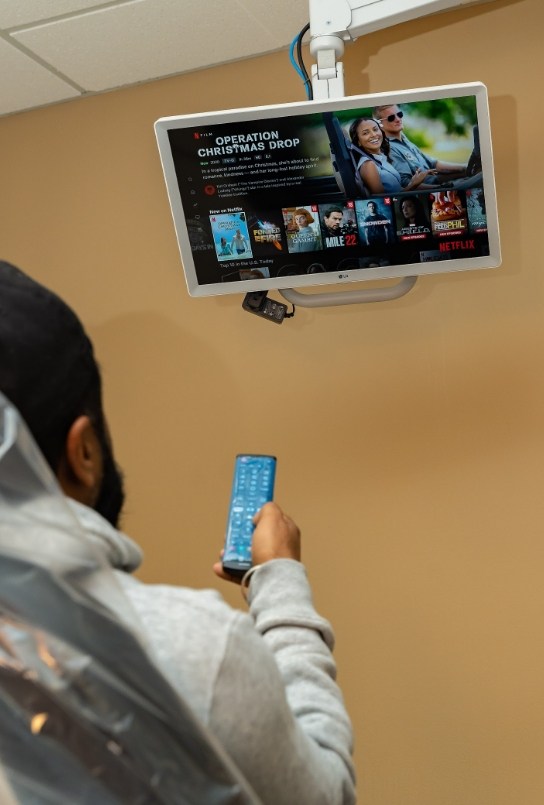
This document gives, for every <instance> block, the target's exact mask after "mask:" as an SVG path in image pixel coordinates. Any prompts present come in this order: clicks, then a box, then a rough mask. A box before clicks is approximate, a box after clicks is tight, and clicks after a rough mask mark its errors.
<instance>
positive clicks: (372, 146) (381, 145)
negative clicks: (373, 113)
mask: <svg viewBox="0 0 544 805" xmlns="http://www.w3.org/2000/svg"><path fill="white" fill-rule="evenodd" d="M349 137H350V140H351V142H352V143H353V145H355V146H356V147H357V148H360V149H361V150H362V151H364V152H365V153H366V154H379V153H383V154H385V155H386V156H388V155H389V143H388V141H387V137H386V136H385V134H384V132H383V131H382V129H381V127H380V125H379V123H378V121H377V120H375V119H374V118H373V117H358V118H357V119H356V120H354V121H353V123H352V124H351V125H350V127H349Z"/></svg>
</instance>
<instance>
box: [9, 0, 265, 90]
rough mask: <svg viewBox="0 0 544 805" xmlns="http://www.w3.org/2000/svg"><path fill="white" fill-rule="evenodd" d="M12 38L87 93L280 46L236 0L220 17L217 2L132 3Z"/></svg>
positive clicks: (221, 8)
mask: <svg viewBox="0 0 544 805" xmlns="http://www.w3.org/2000/svg"><path fill="white" fill-rule="evenodd" d="M203 7H205V12H203ZM13 36H14V38H16V39H17V41H19V42H20V43H21V44H22V45H24V46H25V47H26V48H28V49H29V50H31V51H33V52H35V53H36V54H37V55H38V56H39V57H40V58H41V59H43V60H44V61H46V62H48V63H49V64H51V65H52V66H53V67H54V68H55V69H56V70H58V71H60V72H61V73H63V74H64V75H66V76H67V77H69V78H70V79H71V80H73V81H74V82H75V83H76V84H78V85H79V86H82V87H84V88H85V89H86V90H87V91H90V92H100V91H103V90H107V89H113V88H115V87H119V86H123V85H126V84H132V83H136V82H138V81H145V80H149V79H153V78H160V77H162V76H167V75H173V74H176V73H180V72H185V71H188V70H195V69H198V68H202V67H207V66H211V65H213V64H218V63H224V62H227V61H233V60H237V59H243V58H246V57H248V56H251V55H254V54H255V53H264V52H267V51H270V50H276V49H278V47H280V45H278V42H277V39H275V38H274V36H273V35H272V34H271V33H270V32H269V31H268V30H267V28H266V27H264V26H260V25H256V24H255V18H254V15H253V14H251V15H249V14H248V12H247V11H246V10H245V9H244V8H243V7H242V6H241V5H240V4H239V3H237V2H236V5H235V6H232V4H231V5H230V6H229V7H228V12H227V13H225V2H224V0H206V3H205V4H204V3H203V2H202V0H183V3H181V2H180V0H139V2H136V3H128V4H122V5H119V6H113V7H108V8H102V9H98V10H96V11H94V12H92V11H91V12H89V13H88V14H83V15H79V16H76V17H70V18H68V19H65V20H59V21H58V22H51V23H46V24H43V25H38V26H36V27H32V28H28V29H26V30H24V31H21V32H18V33H14V34H13ZM203 43H204V45H203Z"/></svg>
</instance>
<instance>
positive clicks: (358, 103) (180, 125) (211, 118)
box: [154, 81, 501, 297]
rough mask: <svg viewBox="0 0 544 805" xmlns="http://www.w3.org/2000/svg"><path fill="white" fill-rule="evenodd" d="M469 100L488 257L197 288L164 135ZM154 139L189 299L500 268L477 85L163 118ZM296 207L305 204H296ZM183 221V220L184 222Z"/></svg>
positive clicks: (484, 108)
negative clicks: (474, 117)
mask: <svg viewBox="0 0 544 805" xmlns="http://www.w3.org/2000/svg"><path fill="white" fill-rule="evenodd" d="M465 96H474V97H475V99H476V113H477V119H478V128H479V143H480V153H481V159H482V176H483V188H484V193H485V200H486V215H487V232H488V238H489V254H488V255H484V256H472V257H455V258H452V259H447V260H437V261H431V262H420V263H415V262H414V263H409V264H402V265H387V266H381V267H370V268H369V267H365V268H348V269H345V270H344V269H343V270H341V271H338V270H329V271H325V272H323V273H319V274H297V275H290V276H283V277H281V276H278V277H270V278H263V279H251V280H237V281H233V282H217V283H200V282H199V280H198V276H197V272H196V267H195V262H194V258H193V251H192V248H191V243H190V240H189V232H188V228H187V224H186V215H185V211H184V208H183V204H182V199H181V195H180V190H179V183H178V178H177V175H176V169H175V164H174V159H173V156H172V150H171V145H170V141H169V137H168V132H169V131H170V130H172V129H208V130H209V129H210V128H213V127H214V126H217V125H221V124H225V123H226V124H233V123H236V122H237V121H244V122H247V121H252V120H256V121H260V120H273V119H277V118H282V117H292V116H300V115H314V114H316V113H320V112H329V111H332V112H334V111H338V110H343V111H346V110H351V109H353V110H356V109H368V108H372V107H375V106H385V105H388V104H398V105H403V104H409V103H411V102H417V101H425V100H433V99H437V100H438V99H441V98H458V97H465ZM154 128H155V135H156V140H157V145H158V149H159V155H160V159H161V164H162V169H163V174H164V179H165V183H166V188H167V193H168V199H169V202H170V208H171V212H172V217H173V222H174V229H175V233H176V237H177V241H178V247H179V252H180V257H181V262H182V265H183V269H184V273H185V279H186V283H187V289H188V292H189V294H190V295H191V296H194V297H204V296H215V295H222V294H233V293H240V294H245V293H248V292H250V291H264V290H267V291H268V290H273V289H280V290H281V289H285V288H309V287H314V286H323V285H345V284H348V283H353V282H361V281H368V280H379V279H391V278H402V277H408V276H410V277H411V276H424V275H427V274H442V273H444V274H446V273H451V272H456V271H467V270H476V269H485V268H497V267H498V266H500V264H501V250H500V238H499V223H498V213H497V199H496V188H495V176H494V166H493V150H492V142H491V126H490V117H489V105H488V95H487V88H486V86H485V85H484V84H483V83H481V82H478V81H475V82H470V83H462V84H447V85H441V86H433V87H431V86H428V87H419V88H414V89H404V90H395V91H388V92H379V93H368V94H365V95H351V96H346V97H342V98H335V99H328V100H318V101H303V102H297V103H286V104H279V105H270V106H255V107H246V108H237V109H227V110H221V111H216V112H203V113H197V114H188V115H178V116H171V117H162V118H160V119H159V120H157V121H156V122H155V126H154ZM301 203H304V202H302V201H301ZM187 217H188V216H187Z"/></svg>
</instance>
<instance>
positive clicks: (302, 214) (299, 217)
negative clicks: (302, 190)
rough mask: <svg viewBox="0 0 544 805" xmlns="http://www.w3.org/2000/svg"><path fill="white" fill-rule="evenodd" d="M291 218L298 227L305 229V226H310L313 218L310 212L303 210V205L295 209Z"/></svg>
mask: <svg viewBox="0 0 544 805" xmlns="http://www.w3.org/2000/svg"><path fill="white" fill-rule="evenodd" d="M293 218H294V221H295V224H296V225H297V227H298V228H299V229H306V227H307V226H310V224H313V222H314V220H315V219H314V217H313V215H312V214H311V212H309V211H308V210H305V209H304V207H301V208H300V209H298V210H295V212H294V215H293Z"/></svg>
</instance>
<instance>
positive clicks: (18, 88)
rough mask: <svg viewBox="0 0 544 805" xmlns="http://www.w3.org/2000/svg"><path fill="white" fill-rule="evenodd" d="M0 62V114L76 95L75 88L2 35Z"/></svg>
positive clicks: (77, 94) (75, 96)
mask: <svg viewBox="0 0 544 805" xmlns="http://www.w3.org/2000/svg"><path fill="white" fill-rule="evenodd" d="M0 64H1V65H2V74H3V76H4V79H3V80H2V81H0V115H8V114H11V113H13V112H20V111H22V110H23V109H32V108H33V107H36V106H45V105H46V104H50V103H57V102H58V101H65V100H68V99H70V98H77V97H79V93H78V92H77V90H75V89H74V88H73V87H71V86H70V85H69V84H66V82H64V81H63V80H62V79H61V78H59V77H58V76H56V75H54V74H53V73H50V72H49V71H48V70H46V69H45V68H44V67H42V66H41V65H39V64H37V63H36V62H35V61H33V60H32V59H29V58H28V56H26V55H25V54H24V53H21V51H20V50H18V49H17V48H14V47H12V46H11V45H9V44H8V43H7V42H5V41H4V40H3V39H0ZM5 76H9V80H6V79H5Z"/></svg>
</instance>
